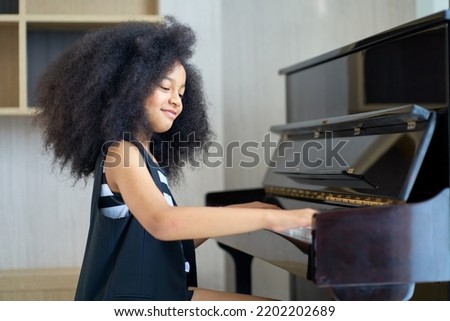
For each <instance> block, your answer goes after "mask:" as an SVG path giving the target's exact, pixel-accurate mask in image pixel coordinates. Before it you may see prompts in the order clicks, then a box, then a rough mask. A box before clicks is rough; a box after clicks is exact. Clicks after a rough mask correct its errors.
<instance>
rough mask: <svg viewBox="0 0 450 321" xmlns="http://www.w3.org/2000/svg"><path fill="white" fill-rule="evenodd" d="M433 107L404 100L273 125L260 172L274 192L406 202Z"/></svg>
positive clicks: (313, 197)
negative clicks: (274, 137)
mask: <svg viewBox="0 0 450 321" xmlns="http://www.w3.org/2000/svg"><path fill="white" fill-rule="evenodd" d="M435 122H436V115H435V112H434V111H432V110H428V109H426V108H423V107H420V106H417V105H407V106H401V107H396V108H390V109H384V110H379V111H373V112H367V113H359V114H353V115H348V116H341V117H333V118H328V119H321V120H312V121H305V122H298V123H290V124H286V125H280V126H274V127H272V128H271V131H272V132H274V133H277V134H280V135H281V138H280V140H279V142H278V145H277V147H276V150H275V152H274V153H273V155H272V159H271V163H270V164H269V168H268V170H267V172H266V175H265V177H264V181H263V185H264V187H265V189H266V192H267V193H269V194H273V195H279V196H286V197H292V198H299V199H308V200H312V201H317V202H327V203H337V204H341V205H342V204H344V205H346V204H348V205H349V206H355V205H356V206H363V205H372V206H373V205H384V204H397V203H402V202H406V201H407V199H408V197H409V194H410V192H411V189H412V186H413V185H414V181H415V179H416V176H417V174H418V171H419V169H420V166H421V163H422V161H423V158H424V156H425V154H426V151H427V148H428V145H429V143H430V140H431V137H432V135H433V131H434V127H435Z"/></svg>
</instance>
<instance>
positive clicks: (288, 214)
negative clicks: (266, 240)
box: [270, 208, 317, 232]
mask: <svg viewBox="0 0 450 321" xmlns="http://www.w3.org/2000/svg"><path fill="white" fill-rule="evenodd" d="M316 213H317V211H316V210H314V209H312V208H303V209H297V210H288V211H280V212H279V214H278V215H274V216H273V217H272V220H273V223H272V225H271V228H270V229H271V230H272V231H274V232H282V231H286V230H289V229H293V228H299V227H309V226H311V225H312V220H313V216H314V214H316Z"/></svg>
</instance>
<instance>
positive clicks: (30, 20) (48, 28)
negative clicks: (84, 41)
mask: <svg viewBox="0 0 450 321" xmlns="http://www.w3.org/2000/svg"><path fill="white" fill-rule="evenodd" d="M127 20H146V21H157V20H160V17H159V16H158V0H127V1H124V0H70V1H61V0H2V2H1V3H0V73H1V76H0V116H1V115H32V114H33V107H32V106H33V101H32V97H31V92H32V90H33V86H34V84H35V81H36V79H37V77H38V76H39V74H40V73H41V72H42V70H43V69H45V67H46V66H47V65H48V63H49V62H50V61H51V60H52V59H53V58H54V57H55V56H57V55H58V54H59V53H60V52H61V51H62V50H63V49H64V48H65V47H66V46H67V45H69V44H71V43H73V42H74V41H75V40H76V39H78V38H79V37H80V36H82V35H83V34H84V33H85V32H86V31H88V30H90V29H93V28H97V27H100V26H105V25H111V24H115V23H119V22H122V21H127Z"/></svg>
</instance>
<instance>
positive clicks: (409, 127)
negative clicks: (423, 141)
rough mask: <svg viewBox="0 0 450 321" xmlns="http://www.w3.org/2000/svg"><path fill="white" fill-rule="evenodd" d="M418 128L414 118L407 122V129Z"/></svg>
mask: <svg viewBox="0 0 450 321" xmlns="http://www.w3.org/2000/svg"><path fill="white" fill-rule="evenodd" d="M415 128H416V121H414V120H409V121H408V122H407V126H406V130H413V129H415Z"/></svg>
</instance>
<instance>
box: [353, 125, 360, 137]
mask: <svg viewBox="0 0 450 321" xmlns="http://www.w3.org/2000/svg"><path fill="white" fill-rule="evenodd" d="M359 134H361V128H360V127H354V128H353V135H355V136H358V135H359Z"/></svg>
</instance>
